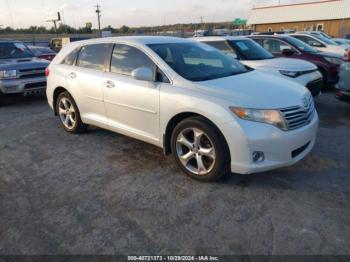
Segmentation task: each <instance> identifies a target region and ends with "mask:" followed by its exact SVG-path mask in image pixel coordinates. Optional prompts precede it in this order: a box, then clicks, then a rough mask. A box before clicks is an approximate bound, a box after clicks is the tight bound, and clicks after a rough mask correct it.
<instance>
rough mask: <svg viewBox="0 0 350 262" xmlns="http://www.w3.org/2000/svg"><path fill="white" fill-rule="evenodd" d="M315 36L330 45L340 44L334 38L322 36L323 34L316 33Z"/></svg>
mask: <svg viewBox="0 0 350 262" xmlns="http://www.w3.org/2000/svg"><path fill="white" fill-rule="evenodd" d="M314 37H316V38H318V39H320V40H321V41H323V42H325V43H326V44H328V45H338V44H337V43H336V42H334V41H333V40H332V39H329V38H327V37H324V36H321V35H314Z"/></svg>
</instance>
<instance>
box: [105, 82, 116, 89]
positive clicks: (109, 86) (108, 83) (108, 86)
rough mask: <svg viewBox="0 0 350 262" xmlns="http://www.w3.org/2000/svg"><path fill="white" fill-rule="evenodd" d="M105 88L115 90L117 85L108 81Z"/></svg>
mask: <svg viewBox="0 0 350 262" xmlns="http://www.w3.org/2000/svg"><path fill="white" fill-rule="evenodd" d="M104 86H105V87H107V88H113V87H115V84H114V83H113V81H110V80H108V81H106V82H105V83H104Z"/></svg>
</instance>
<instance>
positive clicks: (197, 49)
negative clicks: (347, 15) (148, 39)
mask: <svg viewBox="0 0 350 262" xmlns="http://www.w3.org/2000/svg"><path fill="white" fill-rule="evenodd" d="M148 46H149V47H150V48H151V49H152V50H153V51H154V52H156V53H157V54H158V55H159V56H160V57H161V58H162V59H163V60H164V61H165V62H166V63H167V64H168V65H169V66H170V67H171V68H172V69H173V70H174V71H175V72H176V73H178V74H179V75H180V76H182V77H184V78H186V79H187V80H190V81H207V80H212V79H217V78H222V77H228V76H232V75H237V74H242V73H245V72H248V71H249V70H248V69H247V68H246V67H245V66H244V65H243V64H241V63H240V62H238V61H237V60H235V59H234V58H232V57H230V56H228V55H225V54H224V53H222V52H220V51H219V50H217V49H215V48H213V47H211V46H209V45H206V44H202V43H171V44H151V45H148Z"/></svg>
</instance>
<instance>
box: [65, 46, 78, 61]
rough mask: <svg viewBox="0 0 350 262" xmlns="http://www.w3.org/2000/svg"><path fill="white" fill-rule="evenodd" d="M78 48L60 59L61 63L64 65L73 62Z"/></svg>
mask: <svg viewBox="0 0 350 262" xmlns="http://www.w3.org/2000/svg"><path fill="white" fill-rule="evenodd" d="M79 49H80V47H79V48H76V49H74V50H73V51H72V52H70V53H69V54H68V55H67V56H66V57H65V58H64V59H63V61H62V64H64V65H73V64H74V62H75V59H76V58H77V55H78V53H79Z"/></svg>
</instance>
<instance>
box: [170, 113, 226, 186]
mask: <svg viewBox="0 0 350 262" xmlns="http://www.w3.org/2000/svg"><path fill="white" fill-rule="evenodd" d="M171 149H172V153H173V156H174V158H175V161H176V163H177V164H178V165H179V167H180V168H181V169H182V170H183V171H184V172H185V173H186V174H187V175H188V176H190V177H192V178H194V179H196V180H199V181H203V182H212V181H216V180H218V179H220V178H221V177H222V176H224V175H225V174H227V173H228V172H229V159H230V157H229V150H228V147H227V145H226V142H225V140H224V138H223V136H222V134H221V133H220V131H219V130H218V129H217V128H216V126H214V125H213V124H212V123H211V122H209V121H208V120H206V119H205V118H203V117H193V118H188V119H185V120H183V121H182V122H180V123H179V124H178V125H177V126H176V127H175V129H174V131H173V133H172V137H171Z"/></svg>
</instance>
